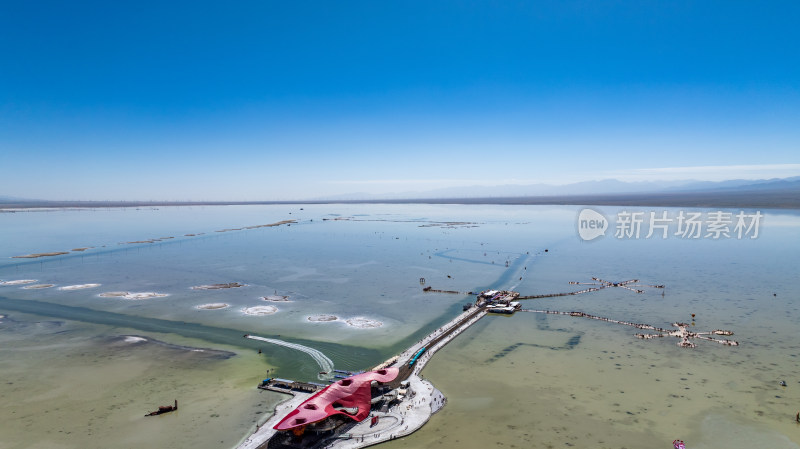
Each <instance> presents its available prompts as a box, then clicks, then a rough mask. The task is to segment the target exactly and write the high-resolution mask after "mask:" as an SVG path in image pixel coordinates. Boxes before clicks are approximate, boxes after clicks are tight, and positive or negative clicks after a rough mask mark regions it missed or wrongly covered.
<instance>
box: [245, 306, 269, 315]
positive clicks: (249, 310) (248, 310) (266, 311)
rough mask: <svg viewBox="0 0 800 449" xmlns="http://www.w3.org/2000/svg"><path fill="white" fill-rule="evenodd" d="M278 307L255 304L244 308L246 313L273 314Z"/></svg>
mask: <svg viewBox="0 0 800 449" xmlns="http://www.w3.org/2000/svg"><path fill="white" fill-rule="evenodd" d="M277 311H278V308H277V307H275V306H254V307H245V308H244V309H242V312H244V314H245V315H251V316H265V315H272V314H273V313H276V312H277Z"/></svg>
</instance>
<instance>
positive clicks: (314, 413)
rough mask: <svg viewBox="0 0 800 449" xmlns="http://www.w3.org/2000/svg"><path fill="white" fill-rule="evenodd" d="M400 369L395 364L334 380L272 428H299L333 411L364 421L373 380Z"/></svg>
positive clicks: (390, 378)
mask: <svg viewBox="0 0 800 449" xmlns="http://www.w3.org/2000/svg"><path fill="white" fill-rule="evenodd" d="M399 372H400V370H399V369H397V368H384V369H380V370H377V371H368V372H366V373H361V374H356V375H355V376H351V377H348V378H347V379H342V380H339V381H336V382H334V383H332V384H331V385H328V386H327V387H325V388H324V389H322V390H320V391H319V392H317V393H316V394H315V395H314V396H311V397H310V398H308V399H306V401H305V402H303V403H302V404H300V405H299V406H298V407H297V408H296V409H294V410H292V411H291V412H289V414H287V415H286V417H285V418H283V419H282V420H281V421H280V422H279V423H278V424H276V425H275V427H273V428H274V429H276V430H301V429H302V428H304V427H305V426H307V425H309V424H313V423H316V422H319V421H322V420H324V419H327V418H329V417H331V416H334V415H344V416H346V417H349V418H351V419H353V420H355V421H358V422H360V421H363V420H364V419H365V418H366V417H367V416H369V412H370V408H371V401H372V382H373V381H377V382H380V383H386V382H391V381H393V380H394V379H395V378H396V377H397V375H398V373H399Z"/></svg>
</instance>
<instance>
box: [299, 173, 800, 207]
mask: <svg viewBox="0 0 800 449" xmlns="http://www.w3.org/2000/svg"><path fill="white" fill-rule="evenodd" d="M792 189H800V176H795V177H791V178H773V179H761V180H752V179H732V180H727V181H720V182H713V181H696V180H683V181H639V182H625V181H620V180H617V179H604V180H600V181H584V182H577V183H573V184H566V185H560V186H559V185H551V184H527V185H513V184H508V185H499V186H465V187H448V188H443V189H436V190H427V191H422V192H398V193H389V194H369V193H350V194H344V195H332V196H326V197H320V198H315V199H314V200H315V201H342V200H344V201H349V200H366V201H377V200H414V199H448V198H449V199H460V198H469V199H478V198H515V197H518V198H519V197H525V198H527V197H554V196H558V197H564V196H586V195H609V194H615V195H623V194H636V195H640V194H657V193H660V194H665V193H678V192H685V193H688V192H693V193H701V192H706V193H708V192H714V191H725V192H733V191H736V190H741V191H761V192H767V191H770V190H775V191H784V190H792Z"/></svg>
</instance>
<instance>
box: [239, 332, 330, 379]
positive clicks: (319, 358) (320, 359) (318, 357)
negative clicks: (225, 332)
mask: <svg viewBox="0 0 800 449" xmlns="http://www.w3.org/2000/svg"><path fill="white" fill-rule="evenodd" d="M247 338H249V339H251V340H259V341H265V342H267V343H272V344H273V345H278V346H284V347H286V348H291V349H295V350H298V351H301V352H305V353H306V354H308V355H310V356H311V358H313V359H314V361H315V362H317V365H319V368H320V371H324V372H326V373H330V372H331V371H333V361H332V360H331V359H329V358H328V356H326V355H325V354H323V353H322V352H320V351H318V350H316V349H314V348H309V347H308V346H303V345H299V344H297V343H289V342H288V341H283V340H277V339H274V338H264V337H258V336H255V335H248V336H247Z"/></svg>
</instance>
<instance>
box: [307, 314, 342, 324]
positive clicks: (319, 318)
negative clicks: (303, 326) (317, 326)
mask: <svg viewBox="0 0 800 449" xmlns="http://www.w3.org/2000/svg"><path fill="white" fill-rule="evenodd" d="M338 319H339V317H338V316H336V315H311V316H310V317H308V321H311V322H314V323H322V322H326V321H336V320H338Z"/></svg>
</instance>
